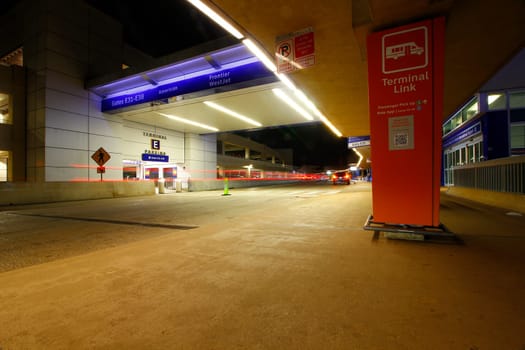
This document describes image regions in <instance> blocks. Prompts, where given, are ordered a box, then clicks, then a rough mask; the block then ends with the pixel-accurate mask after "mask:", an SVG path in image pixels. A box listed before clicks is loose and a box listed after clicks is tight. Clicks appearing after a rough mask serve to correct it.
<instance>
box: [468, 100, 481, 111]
mask: <svg viewBox="0 0 525 350" xmlns="http://www.w3.org/2000/svg"><path fill="white" fill-rule="evenodd" d="M467 110H468V111H470V112H477V111H478V103H477V102H476V103H474V104H473V105H472V106H470V108H469V109H467Z"/></svg>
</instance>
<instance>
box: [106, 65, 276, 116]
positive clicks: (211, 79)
mask: <svg viewBox="0 0 525 350" xmlns="http://www.w3.org/2000/svg"><path fill="white" fill-rule="evenodd" d="M272 75H273V73H272V72H270V71H269V70H268V69H266V67H265V66H264V65H263V64H262V63H261V62H253V63H249V64H246V65H244V66H239V67H234V68H230V69H223V70H219V71H216V72H213V73H211V74H205V75H201V76H198V77H194V78H190V79H186V80H181V81H177V82H173V83H168V84H164V85H158V86H155V87H152V88H151V89H147V90H144V91H140V92H135V93H132V94H127V95H121V96H115V97H111V98H107V99H104V100H102V112H106V111H111V110H115V109H120V108H123V107H129V106H133V105H137V104H141V103H145V102H151V101H156V100H161V99H166V98H169V97H173V96H178V95H184V94H188V93H191V92H196V91H201V90H208V89H213V88H216V87H221V86H227V85H232V84H236V83H241V82H244V81H249V80H254V79H259V78H264V77H268V76H272Z"/></svg>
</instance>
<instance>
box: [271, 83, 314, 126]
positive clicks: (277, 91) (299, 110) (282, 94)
mask: <svg viewBox="0 0 525 350" xmlns="http://www.w3.org/2000/svg"><path fill="white" fill-rule="evenodd" d="M272 91H273V93H274V94H275V95H276V96H277V97H279V98H280V99H281V100H283V101H284V102H285V103H286V104H287V105H288V106H290V107H292V108H293V109H294V110H295V111H297V113H299V114H300V115H302V116H303V117H304V118H305V119H307V120H314V117H313V116H312V115H311V114H310V113H308V112H307V111H306V110H305V109H304V108H303V107H301V106H299V105H298V104H297V103H296V102H295V101H294V100H292V99H291V98H290V97H289V96H288V95H287V94H286V93H285V92H284V91H283V90H281V89H272Z"/></svg>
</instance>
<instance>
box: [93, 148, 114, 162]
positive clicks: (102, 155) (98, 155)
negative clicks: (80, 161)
mask: <svg viewBox="0 0 525 350" xmlns="http://www.w3.org/2000/svg"><path fill="white" fill-rule="evenodd" d="M91 158H92V159H93V160H94V161H95V162H96V163H97V164H98V165H99V166H103V165H104V164H106V162H107V161H108V160H109V158H111V156H110V155H109V153H108V152H106V150H105V149H104V148H102V147H100V148H99V149H97V150H96V151H95V153H93V155H92V156H91Z"/></svg>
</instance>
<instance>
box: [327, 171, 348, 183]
mask: <svg viewBox="0 0 525 350" xmlns="http://www.w3.org/2000/svg"><path fill="white" fill-rule="evenodd" d="M331 180H332V183H333V184H334V185H337V184H339V183H343V184H347V185H350V181H351V180H352V175H351V174H350V172H349V171H347V170H340V171H335V172H334V173H333V174H332V177H331Z"/></svg>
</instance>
